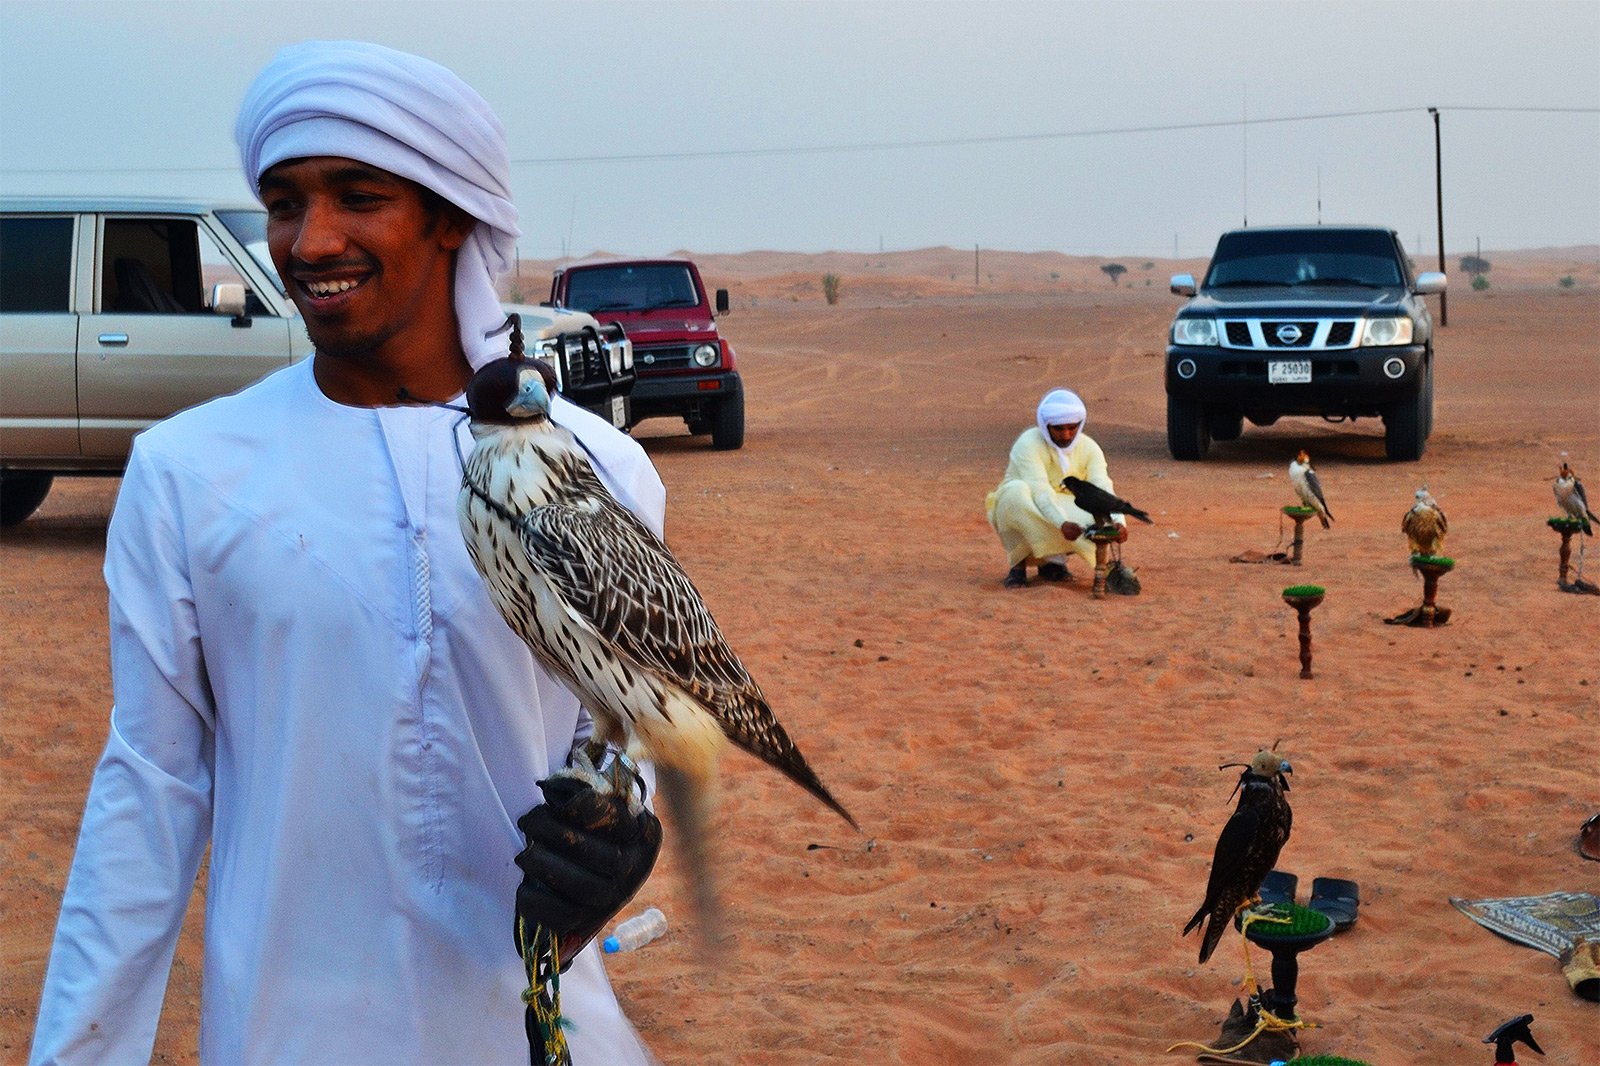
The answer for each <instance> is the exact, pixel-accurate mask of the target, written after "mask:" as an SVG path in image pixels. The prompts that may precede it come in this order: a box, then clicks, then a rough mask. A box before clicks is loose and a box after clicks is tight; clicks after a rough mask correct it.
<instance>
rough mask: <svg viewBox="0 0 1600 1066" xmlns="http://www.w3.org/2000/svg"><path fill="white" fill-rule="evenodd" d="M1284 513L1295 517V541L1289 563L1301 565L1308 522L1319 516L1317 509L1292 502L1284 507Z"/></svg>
mask: <svg viewBox="0 0 1600 1066" xmlns="http://www.w3.org/2000/svg"><path fill="white" fill-rule="evenodd" d="M1283 513H1284V514H1286V515H1288V516H1289V517H1290V518H1292V519H1294V543H1293V544H1292V545H1290V554H1289V565H1291V566H1299V565H1300V554H1301V552H1302V551H1303V550H1304V549H1305V544H1306V522H1307V520H1309V519H1312V518H1315V517H1317V509H1316V508H1315V507H1301V506H1299V505H1297V504H1291V505H1289V506H1287V507H1285V508H1284V509H1283Z"/></svg>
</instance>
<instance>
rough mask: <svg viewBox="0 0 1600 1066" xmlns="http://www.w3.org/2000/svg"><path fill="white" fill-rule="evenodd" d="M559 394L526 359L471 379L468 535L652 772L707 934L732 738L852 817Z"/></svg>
mask: <svg viewBox="0 0 1600 1066" xmlns="http://www.w3.org/2000/svg"><path fill="white" fill-rule="evenodd" d="M546 375H549V377H548V378H547V377H546ZM553 389H554V374H553V373H552V372H551V371H550V370H549V368H548V367H546V366H544V365H543V364H542V363H540V362H539V361H537V360H534V359H526V358H523V357H521V356H520V354H518V355H512V356H510V357H508V358H504V359H497V360H495V361H494V362H491V363H488V364H486V365H485V366H484V367H483V368H482V369H480V370H479V371H478V372H477V373H476V374H475V375H473V378H472V380H471V382H470V383H469V384H468V386H467V407H468V410H469V412H470V415H471V430H472V435H473V437H474V439H475V444H474V447H473V450H472V453H471V454H470V455H469V456H468V457H467V459H466V465H465V470H464V473H463V480H462V489H461V495H460V503H459V513H460V518H461V529H462V533H463V534H464V536H465V538H466V542H467V549H468V552H469V553H470V554H471V556H472V561H473V563H474V564H475V565H476V567H477V569H478V572H479V573H480V574H481V575H482V576H483V579H484V581H485V583H486V584H487V586H488V590H489V594H490V596H491V598H492V599H493V600H494V603H495V606H496V607H498V608H499V610H500V613H501V614H502V615H503V616H504V617H505V620H506V621H507V623H509V624H510V626H511V628H512V629H513V630H515V631H516V633H517V635H518V636H520V637H522V639H523V640H524V641H526V642H527V644H528V647H529V648H531V649H532V650H533V653H534V655H535V656H537V657H538V659H539V661H540V662H541V663H543V664H544V665H545V666H546V667H547V668H549V669H550V670H551V671H552V672H553V673H555V674H556V675H557V676H558V677H560V678H561V679H562V680H564V681H565V682H566V683H567V685H568V686H569V687H570V688H571V689H572V691H573V692H574V693H576V694H577V696H578V699H579V700H580V702H582V704H583V706H584V707H585V708H586V709H587V710H588V711H589V713H590V714H591V715H592V716H593V718H594V721H595V729H596V734H597V736H598V738H599V739H601V740H604V741H606V742H607V743H608V744H611V745H613V746H615V747H617V748H619V749H621V750H624V751H626V752H627V754H628V755H629V756H630V757H632V758H634V759H648V760H650V761H651V762H653V763H654V764H655V766H656V771H657V780H658V785H659V788H660V795H661V798H662V801H663V802H664V803H665V804H666V805H667V807H668V809H669V810H670V811H671V812H672V815H673V820H674V823H675V825H676V827H677V829H678V830H679V837H680V847H681V849H682V852H683V854H684V856H685V859H686V866H687V869H688V872H689V876H690V879H691V880H692V881H693V883H694V887H695V890H696V901H697V904H698V906H699V907H700V914H701V917H702V918H703V919H705V920H706V922H707V923H708V924H712V923H714V919H715V914H716V899H715V891H714V888H713V887H712V883H711V877H710V862H709V858H708V854H709V853H708V841H707V839H706V838H707V834H708V831H709V823H710V815H711V809H712V805H713V801H712V797H713V794H714V792H713V789H714V783H715V775H716V767H717V760H718V757H719V756H720V754H721V752H722V750H723V748H724V747H725V746H726V742H727V741H730V740H731V741H732V742H733V743H734V744H736V745H738V746H739V747H741V748H743V749H744V750H745V751H747V752H749V753H750V754H752V755H754V756H755V757H756V758H758V759H760V760H761V761H762V762H765V763H766V764H767V765H769V766H772V767H773V768H775V769H777V770H779V771H781V772H782V773H784V774H785V775H787V776H788V777H789V778H790V779H791V780H793V781H794V782H795V783H797V784H798V785H800V786H801V787H802V788H804V789H805V790H806V791H807V792H810V793H811V794H812V795H813V796H815V797H816V798H817V799H819V800H821V801H822V802H823V803H825V804H827V805H828V806H829V807H830V808H832V809H833V810H834V811H836V812H837V813H838V814H839V815H840V816H841V817H843V818H844V819H845V820H846V821H847V822H849V823H850V824H851V825H852V826H854V825H855V824H856V823H855V819H854V818H852V817H851V816H850V813H849V812H848V811H846V810H845V809H844V807H843V806H841V805H840V804H839V802H838V801H837V800H835V799H834V798H833V796H832V794H831V793H829V791H828V790H827V788H826V787H824V786H823V784H822V782H821V781H820V780H818V779H817V775H816V774H815V773H813V772H812V770H811V767H810V766H808V765H807V764H806V760H805V757H804V756H802V755H801V754H800V749H799V748H797V747H796V746H795V743H794V741H792V740H790V739H789V734H788V733H787V732H785V731H784V728H783V726H782V724H780V723H779V721H778V719H777V718H776V717H774V715H773V713H772V709H771V707H769V706H768V705H767V700H766V697H764V696H763V695H762V693H761V688H760V686H758V685H757V684H756V683H755V681H754V680H753V679H752V678H751V677H750V674H749V673H748V672H747V671H746V670H745V668H744V664H743V663H741V662H740V661H739V657H738V655H736V654H735V653H734V651H733V649H732V648H730V647H729V646H728V642H727V640H726V639H724V637H723V635H722V631H721V630H720V629H719V628H717V623H716V622H715V621H714V620H713V619H712V617H711V612H709V611H708V610H706V605H705V603H704V601H702V600H701V598H700V593H699V591H697V590H696V589H695V586H694V583H693V582H691V581H690V580H689V576H688V574H686V573H684V570H683V567H681V566H680V565H679V564H678V561H677V560H676V559H675V558H674V557H673V555H672V552H670V551H669V550H668V549H667V546H666V544H665V543H663V542H662V540H661V539H660V538H659V537H657V536H656V535H655V533H653V532H652V531H651V530H650V529H648V528H647V527H646V526H645V525H644V524H643V523H642V522H640V521H639V520H638V519H637V518H636V517H634V515H633V513H632V512H630V511H629V510H628V509H627V508H625V507H623V506H622V505H621V504H619V503H618V502H617V501H616V499H615V498H613V497H612V495H611V493H610V492H609V491H608V490H607V489H606V488H605V486H604V485H603V484H602V483H601V481H600V479H599V477H598V476H597V475H596V474H595V471H594V468H593V467H592V466H591V465H590V462H589V456H588V455H587V453H586V452H585V450H584V448H583V446H582V445H581V444H580V443H579V442H578V440H577V438H575V437H574V436H573V435H572V434H571V433H570V432H568V431H567V430H566V429H564V428H563V427H561V426H560V425H557V424H556V423H555V422H553V421H551V419H550V395H551V392H552V391H553ZM613 784H614V786H615V783H613ZM709 932H710V931H709V930H707V933H708V935H709Z"/></svg>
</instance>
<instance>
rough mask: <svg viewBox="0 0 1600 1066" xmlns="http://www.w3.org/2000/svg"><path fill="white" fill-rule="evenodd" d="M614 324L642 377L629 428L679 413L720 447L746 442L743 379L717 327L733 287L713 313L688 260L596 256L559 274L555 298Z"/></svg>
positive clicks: (723, 293)
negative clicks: (622, 333) (624, 335)
mask: <svg viewBox="0 0 1600 1066" xmlns="http://www.w3.org/2000/svg"><path fill="white" fill-rule="evenodd" d="M549 302H550V303H551V304H553V305H555V306H556V307H563V308H569V309H571V310H575V311H587V312H588V313H589V314H591V315H593V316H594V317H595V318H596V319H598V320H599V321H600V322H601V323H603V324H606V325H610V324H611V323H613V322H615V323H618V324H620V325H621V326H622V328H623V329H624V330H625V331H626V332H627V334H628V339H629V340H631V341H632V342H633V365H634V370H635V372H636V373H637V375H638V377H637V379H636V380H635V382H634V386H633V393H632V396H631V397H630V403H631V405H632V411H631V414H630V415H629V422H628V425H629V427H632V426H634V425H637V424H638V423H639V422H641V421H643V420H644V419H646V418H663V417H669V416H670V417H675V418H681V419H683V420H684V422H685V423H686V424H687V425H688V427H689V432H690V433H693V434H695V435H696V436H699V435H701V434H710V435H711V446H712V447H713V448H718V449H722V450H728V449H733V448H738V447H740V446H742V445H743V444H744V384H743V382H742V381H741V379H740V377H739V371H738V369H737V367H736V366H735V365H734V354H733V346H732V345H731V344H729V343H728V342H727V341H726V340H724V339H723V338H722V337H721V335H720V334H718V332H717V322H716V317H715V316H716V315H717V314H726V313H727V310H728V290H727V289H718V290H717V291H716V303H715V310H714V311H713V304H712V302H711V300H709V299H707V298H706V288H705V285H704V284H703V283H702V282H701V280H700V271H699V270H698V269H697V268H696V267H695V265H694V263H692V262H690V261H689V260H687V259H597V260H586V261H584V262H580V263H573V264H571V265H570V266H566V267H563V268H561V269H560V270H557V271H556V272H555V276H554V278H552V279H551V282H550V301H549Z"/></svg>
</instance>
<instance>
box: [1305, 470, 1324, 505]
mask: <svg viewBox="0 0 1600 1066" xmlns="http://www.w3.org/2000/svg"><path fill="white" fill-rule="evenodd" d="M1306 488H1308V489H1310V490H1311V495H1313V496H1315V497H1316V498H1317V502H1318V503H1320V504H1322V509H1323V510H1324V511H1326V510H1327V509H1328V501H1327V499H1326V498H1325V497H1324V496H1323V495H1322V482H1321V481H1320V480H1319V479H1318V478H1317V472H1316V471H1315V470H1307V471H1306Z"/></svg>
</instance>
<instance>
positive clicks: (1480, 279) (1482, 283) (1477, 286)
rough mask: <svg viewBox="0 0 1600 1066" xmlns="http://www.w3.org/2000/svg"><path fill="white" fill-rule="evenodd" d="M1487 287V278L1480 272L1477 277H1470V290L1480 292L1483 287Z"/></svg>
mask: <svg viewBox="0 0 1600 1066" xmlns="http://www.w3.org/2000/svg"><path fill="white" fill-rule="evenodd" d="M1488 287H1489V279H1488V278H1486V277H1484V276H1483V275H1482V274H1479V275H1478V276H1477V277H1475V278H1473V279H1472V290H1473V291H1474V292H1482V291H1483V290H1484V289H1487V288H1488Z"/></svg>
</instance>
